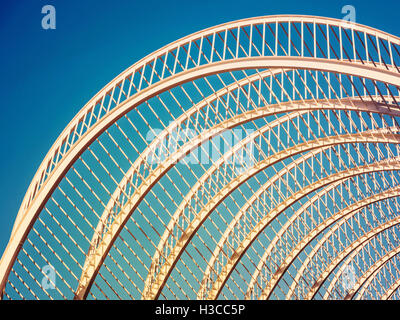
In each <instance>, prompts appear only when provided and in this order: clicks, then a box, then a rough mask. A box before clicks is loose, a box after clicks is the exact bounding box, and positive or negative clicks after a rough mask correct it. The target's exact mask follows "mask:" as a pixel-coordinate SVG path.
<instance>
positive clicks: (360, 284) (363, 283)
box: [344, 246, 400, 300]
mask: <svg viewBox="0 0 400 320" xmlns="http://www.w3.org/2000/svg"><path fill="white" fill-rule="evenodd" d="M399 253H400V246H398V247H397V248H394V249H393V250H391V251H389V252H388V253H386V254H385V255H384V256H383V257H381V258H380V259H379V260H378V261H376V262H375V263H374V264H373V265H372V266H371V267H370V268H369V269H368V270H367V271H365V272H364V273H363V275H362V276H361V277H360V278H359V279H358V281H357V283H356V284H355V285H354V287H353V288H352V289H351V290H350V291H349V293H348V294H347V295H346V296H345V298H344V300H351V299H353V297H354V296H355V295H356V294H357V293H358V291H359V290H360V289H361V288H366V287H367V286H368V284H369V283H370V282H371V281H372V280H373V278H374V276H375V275H376V273H378V272H379V270H380V269H381V268H382V267H383V266H384V265H385V263H387V262H388V261H390V260H391V259H392V258H394V257H395V256H396V255H398V254H399ZM361 296H362V291H360V294H359V297H358V299H357V300H359V299H360V297H361Z"/></svg>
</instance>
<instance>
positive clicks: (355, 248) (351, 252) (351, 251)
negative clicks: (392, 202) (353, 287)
mask: <svg viewBox="0 0 400 320" xmlns="http://www.w3.org/2000/svg"><path fill="white" fill-rule="evenodd" d="M398 224H400V216H397V217H395V218H393V219H392V220H389V221H387V222H385V223H384V224H381V225H380V226H378V227H376V228H374V229H372V230H370V231H369V232H367V233H366V234H364V235H363V236H361V237H359V238H358V239H357V240H355V241H354V242H353V243H352V244H351V245H349V246H348V247H346V248H345V249H344V250H343V251H342V252H340V254H339V255H338V256H336V258H335V259H334V260H333V261H332V262H331V263H330V264H329V266H328V267H326V268H325V270H324V272H322V274H321V275H320V276H319V277H318V279H317V281H315V283H314V285H313V286H312V287H311V289H310V291H309V292H308V294H307V299H308V300H311V299H313V298H314V297H315V295H316V294H317V292H318V290H319V289H320V288H321V286H322V285H323V284H324V283H325V281H326V279H327V278H328V277H329V275H330V274H331V273H332V272H333V271H334V270H335V269H336V267H337V266H338V264H340V263H341V262H342V261H343V260H344V259H345V258H346V257H347V256H350V257H351V258H353V257H354V256H355V255H356V254H357V253H358V252H359V251H360V250H361V249H362V248H363V245H364V244H366V243H367V242H368V241H369V240H370V239H371V238H373V237H374V236H376V235H377V234H379V233H381V232H383V231H385V230H386V229H389V228H391V227H394V226H396V225H398Z"/></svg>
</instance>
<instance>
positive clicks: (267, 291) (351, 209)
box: [260, 186, 400, 300]
mask: <svg viewBox="0 0 400 320" xmlns="http://www.w3.org/2000/svg"><path fill="white" fill-rule="evenodd" d="M399 191H400V187H399V186H398V187H394V188H393V189H389V190H386V191H384V192H382V193H380V194H377V195H373V196H371V197H369V198H365V199H363V200H360V201H358V202H356V203H354V204H352V205H350V206H348V207H347V208H346V209H344V210H341V211H340V212H338V213H336V214H334V215H333V216H332V217H330V218H328V219H326V220H325V221H324V222H323V223H321V224H320V225H318V226H317V227H315V228H314V229H313V230H312V231H310V232H309V233H308V234H307V237H305V238H303V239H302V240H301V242H299V243H298V244H297V245H296V247H295V248H294V249H293V250H292V252H291V253H290V254H289V255H288V256H287V257H286V259H285V261H284V262H283V263H282V264H281V265H280V266H279V267H278V270H277V271H276V272H275V274H274V275H273V276H272V279H271V280H270V281H269V282H268V285H267V286H266V287H265V288H264V290H263V292H262V295H261V297H260V299H263V300H264V299H268V298H269V297H270V295H271V293H272V291H273V290H274V289H275V287H276V285H277V284H278V282H279V281H280V279H281V278H282V277H283V275H284V273H285V272H286V270H287V269H288V268H289V267H290V265H291V264H292V263H293V261H294V260H295V259H296V258H297V256H298V255H299V254H300V253H301V252H302V251H303V250H304V248H306V247H307V246H308V245H309V244H310V243H311V242H312V240H314V239H315V238H316V237H317V236H318V235H320V234H321V233H322V232H323V231H325V230H326V229H328V228H329V227H330V226H331V225H333V224H334V223H336V222H337V221H339V220H341V219H342V218H343V217H348V216H352V215H354V214H355V213H356V212H357V211H359V210H360V209H362V208H363V207H366V206H368V205H370V204H372V203H374V202H378V201H381V200H384V199H388V198H393V197H396V196H398V195H399ZM331 234H332V232H328V233H327V234H326V235H325V236H324V239H328V238H329V237H330V235H331ZM321 243H322V241H321ZM317 246H318V245H317ZM317 246H316V247H317ZM299 274H300V273H299Z"/></svg>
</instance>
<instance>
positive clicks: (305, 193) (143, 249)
mask: <svg viewBox="0 0 400 320" xmlns="http://www.w3.org/2000/svg"><path fill="white" fill-rule="evenodd" d="M399 65H400V38H398V37H396V36H392V35H390V34H387V33H385V32H382V31H379V30H376V29H373V28H370V27H367V26H363V25H359V24H351V25H349V24H348V22H345V21H341V20H335V19H330V18H322V17H312V16H285V15H281V16H269V17H258V18H250V19H244V20H240V21H236V22H230V23H226V24H223V25H219V26H216V27H212V28H209V29H206V30H203V31H200V32H197V33H195V34H192V35H190V36H187V37H185V38H182V39H180V40H178V41H175V42H173V43H171V44H169V45H167V46H165V47H163V48H161V49H160V50H157V51H156V52H154V53H152V54H150V55H149V56H147V57H145V58H144V59H142V60H141V61H139V62H137V63H135V64H134V65H132V66H131V67H130V68H128V69H127V70H125V71H124V72H122V73H121V74H120V75H119V76H117V77H116V78H115V79H114V80H112V81H111V82H110V83H109V84H108V85H107V86H105V87H104V88H103V89H102V90H100V91H99V93H98V94H96V95H95V96H94V97H93V98H92V99H91V100H90V101H89V102H88V103H87V104H86V105H85V106H84V107H83V108H82V109H81V111H79V112H78V114H77V115H76V116H75V118H74V119H73V120H72V121H71V122H70V123H69V125H68V126H67V127H66V128H65V130H64V131H63V132H62V133H61V135H60V136H59V138H58V139H57V140H56V142H55V143H54V145H53V146H52V147H51V149H50V151H49V153H48V154H47V155H46V157H45V159H44V160H43V162H42V164H41V165H40V167H39V169H38V171H37V172H36V174H35V176H34V178H33V180H32V182H31V184H30V186H29V188H28V190H27V193H26V195H25V198H24V200H23V202H22V204H21V207H20V210H19V212H18V215H17V217H16V220H15V224H14V227H13V230H12V233H11V236H10V241H9V244H8V246H7V248H6V250H5V252H4V254H3V256H2V259H1V262H0V292H1V297H2V298H3V299H21V298H23V299H24V298H27V299H59V298H63V299H108V298H111V299H158V298H164V299H170V298H178V299H196V298H197V299H216V298H230V299H232V298H234V299H243V298H247V299H250V298H262V299H264V298H270V299H282V298H288V299H307V298H318V297H319V296H318V295H320V296H321V297H322V298H330V297H332V298H343V299H349V298H353V297H357V298H363V297H364V296H365V297H369V298H376V299H380V298H389V297H396V295H395V292H396V290H397V289H398V287H399V278H400V271H399V267H400V266H399V261H398V255H397V253H398V243H397V242H398V239H399V236H400V235H399V229H398V219H399V215H398V214H399V210H398V209H399V197H398V190H399V187H400V184H399V182H400V174H399V169H400V162H399V159H400V158H399V157H400V154H399V153H400V147H399V140H400V138H399V137H400V136H399V134H400V125H399V119H400V110H399V102H400V94H399V90H400V89H399V87H400V69H399V67H398V66H399ZM360 253H362V256H361V258H360V256H359V254H360ZM360 259H361V260H360ZM344 260H345V261H346V265H347V264H348V265H352V266H353V265H354V266H355V268H354V270H355V271H354V272H355V273H356V274H354V275H353V276H354V277H356V278H357V281H356V282H355V287H352V288H347V287H344V286H343V283H342V282H341V281H340V280H339V279H340V278H341V277H342V276H343V272H344V266H343V265H340V264H341V263H342V262H343V261H344ZM360 261H361V262H360ZM351 270H353V269H351ZM381 270H384V271H385V272H384V275H382V274H383V273H382V272H381ZM382 277H385V280H383V278H382Z"/></svg>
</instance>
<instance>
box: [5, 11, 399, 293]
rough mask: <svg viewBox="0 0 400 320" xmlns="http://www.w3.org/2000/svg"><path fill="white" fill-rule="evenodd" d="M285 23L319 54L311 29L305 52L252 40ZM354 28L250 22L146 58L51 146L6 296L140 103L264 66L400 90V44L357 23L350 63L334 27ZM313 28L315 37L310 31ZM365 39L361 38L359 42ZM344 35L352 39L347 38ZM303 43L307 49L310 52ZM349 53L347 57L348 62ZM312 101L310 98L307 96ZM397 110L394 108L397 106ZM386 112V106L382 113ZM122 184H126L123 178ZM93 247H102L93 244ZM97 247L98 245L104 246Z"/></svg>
mask: <svg viewBox="0 0 400 320" xmlns="http://www.w3.org/2000/svg"><path fill="white" fill-rule="evenodd" d="M282 23H287V24H288V26H289V28H290V27H291V26H292V27H293V28H296V23H301V25H302V26H303V24H304V25H306V26H307V28H308V25H307V24H311V25H313V27H314V29H313V30H314V36H313V38H314V52H313V53H312V52H311V51H310V50H309V48H308V47H307V43H306V34H305V32H306V31H304V30H303V28H302V29H301V32H298V40H300V42H301V43H302V48H301V52H300V48H297V47H296V46H295V45H294V44H293V42H292V43H290V42H291V41H290V33H289V41H288V45H287V46H282V44H281V42H280V41H279V39H278V34H277V33H276V34H275V33H274V32H273V31H272V30H271V31H272V33H273V35H274V40H273V41H274V43H275V51H274V50H272V49H271V47H270V45H269V43H268V42H267V39H266V36H265V33H264V32H263V34H262V35H261V34H260V36H261V40H262V46H260V45H257V43H256V40H254V39H255V38H252V34H253V32H254V34H255V33H256V32H257V31H260V30H259V29H257V26H258V27H262V28H264V29H265V27H266V26H268V27H269V28H270V26H271V25H272V26H274V25H275V26H276V28H277V29H276V31H278V26H281V27H282V25H281V24H282ZM321 26H322V27H323V28H326V31H327V34H328V39H327V43H326V44H327V47H328V50H327V51H324V50H323V49H321V48H320V46H319V45H318V47H319V49H320V52H321V53H320V54H319V53H318V52H317V51H316V46H315V43H316V41H317V40H316V39H317V35H316V33H315V30H316V28H317V27H318V28H320V29H321ZM347 27H348V24H347V23H346V22H343V21H341V20H334V19H328V18H319V17H305V16H274V17H261V18H252V19H245V20H241V21H237V22H232V23H227V24H223V25H220V26H217V27H213V28H209V29H206V30H204V31H201V32H198V33H195V34H193V35H191V36H188V37H185V38H182V39H181V40H178V41H176V42H174V43H172V44H170V45H167V46H165V47H164V48H162V49H160V50H158V51H156V52H154V53H153V54H151V55H149V56H147V57H146V58H144V59H142V60H141V61H139V62H138V63H136V64H134V65H133V66H132V67H130V68H128V69H127V70H126V71H124V72H123V73H121V74H120V75H119V76H118V77H117V78H115V79H114V80H113V81H112V82H110V83H109V84H108V85H107V86H106V87H105V88H103V89H102V90H101V91H100V92H99V93H98V94H96V95H95V96H94V97H93V98H92V99H91V100H90V101H89V102H88V104H87V105H86V106H85V107H84V108H83V109H82V110H81V111H80V112H79V113H78V114H77V115H76V117H75V118H74V119H73V120H72V121H71V123H70V124H69V125H68V126H67V127H66V129H65V130H64V131H63V133H62V134H61V135H60V136H59V138H58V139H57V141H56V142H55V144H54V145H53V146H52V148H51V149H50V151H49V153H48V154H47V155H46V157H45V159H44V161H43V162H42V164H41V165H40V167H39V169H38V171H37V173H36V174H35V177H34V178H33V180H32V182H31V185H30V186H29V188H28V191H27V193H26V195H25V198H24V200H23V202H22V205H21V208H20V210H19V212H18V216H17V218H16V221H15V224H14V228H13V231H12V234H11V238H10V242H9V244H8V245H7V248H6V250H5V252H4V254H3V257H2V259H1V261H0V292H1V294H3V292H4V289H5V286H6V283H7V281H8V277H9V273H10V271H11V269H12V267H13V265H14V263H15V262H16V261H17V260H18V259H17V257H18V254H19V252H20V251H21V248H22V246H23V244H24V242H25V240H26V239H27V237H28V235H29V232H31V230H32V227H33V225H34V223H36V221H37V219H38V218H40V217H39V216H40V213H41V212H42V210H43V209H44V208H45V205H46V204H47V202H48V200H49V199H50V198H51V196H52V194H53V192H54V191H55V190H56V188H57V186H58V185H59V184H60V182H61V181H63V179H64V178H65V176H66V174H67V173H68V172H69V170H70V168H71V167H72V166H73V165H74V163H75V161H76V160H77V159H78V158H79V157H80V156H81V155H82V153H83V152H84V151H85V150H87V149H88V148H89V147H90V146H91V145H92V143H93V142H95V141H97V139H98V138H99V137H100V136H101V135H102V134H103V133H104V132H106V130H107V128H109V127H110V126H111V125H112V124H115V123H116V122H117V120H119V119H120V118H121V117H123V116H124V115H126V114H127V113H128V112H129V111H132V110H134V109H135V108H136V107H138V106H139V105H141V104H144V103H147V101H149V99H151V98H152V97H158V95H160V94H162V93H164V92H168V91H169V90H171V89H173V88H176V87H177V86H180V85H181V84H185V83H188V82H190V81H194V80H196V79H203V78H206V77H207V76H211V75H219V74H221V73H224V72H232V71H236V70H242V71H243V70H247V69H258V68H284V69H294V70H303V69H304V70H305V69H310V70H318V71H327V72H333V73H338V74H340V75H342V74H344V75H349V76H350V77H353V76H356V77H361V78H364V79H371V80H373V81H378V82H380V83H384V84H385V85H386V86H387V85H388V84H389V85H393V86H395V87H397V88H399V87H400V78H399V76H398V73H399V69H398V68H397V65H396V64H395V61H394V54H393V51H394V50H397V48H396V46H399V45H400V39H399V38H397V37H394V36H391V35H389V34H386V33H384V32H381V31H378V30H375V29H373V28H369V27H365V26H361V25H358V24H354V25H353V26H352V27H353V29H352V31H351V32H353V34H352V35H353V41H352V42H351V47H352V49H353V52H354V55H353V56H352V57H349V56H348V55H347V52H346V50H345V48H344V46H343V45H342V43H341V42H340V44H336V43H330V42H329V32H332V33H335V29H334V28H338V32H340V36H341V35H342V32H345V31H343V30H345V28H347ZM282 28H283V27H282ZM246 30H250V36H249V35H248V34H247V31H246ZM296 30H297V29H296ZM308 30H309V31H310V29H308ZM321 30H322V29H321ZM234 32H237V38H236V37H235V35H234V37H235V39H236V42H235V47H233V46H232V45H231V44H230V43H229V41H227V36H228V34H230V33H234ZM240 32H242V34H245V35H247V37H248V38H249V46H248V48H244V46H243V44H242V43H241V42H240V41H239V33H240ZM354 32H356V33H357V32H358V33H359V34H361V36H364V37H365V39H366V37H367V36H368V37H369V38H370V39H371V37H372V38H373V39H374V40H376V45H377V47H378V54H377V55H373V56H372V57H371V56H369V54H368V47H367V46H364V49H363V50H364V52H361V55H359V54H358V52H357V57H356V53H355V52H356V51H357V48H356V43H355V42H354ZM310 33H311V34H312V31H310ZM358 33H357V34H356V35H357V36H358V37H359V34H358ZM345 34H346V35H347V33H345ZM221 35H224V36H225V39H223V37H221ZM335 35H336V33H335ZM347 36H348V35H347ZM217 37H219V38H221V40H222V43H223V44H222V46H217V45H214V40H215V39H216V38H217ZM254 37H255V36H254ZM293 37H294V36H293ZM349 40H350V39H349ZM350 41H351V40H350ZM371 41H372V40H371ZM303 42H304V44H305V46H306V48H303ZM207 43H208V47H207ZM385 43H386V44H387V46H386V45H385ZM366 44H367V43H366ZM338 45H340V47H339V48H337V46H338ZM195 47H197V50H194V49H193V50H192V51H191V48H195ZM381 47H382V49H383V47H384V48H385V49H386V50H388V51H387V55H383V54H381V52H380V51H379V48H381ZM278 48H279V50H278ZM329 48H333V49H332V51H333V53H334V54H335V55H337V54H338V55H339V56H340V58H337V57H336V58H335V57H333V56H332V57H331V56H330V53H331V50H330V49H329ZM208 49H210V50H208ZM303 49H304V50H303ZM305 49H308V51H309V53H306V52H305ZM335 49H336V50H335ZM183 51H185V52H186V55H183V57H182V54H180V52H181V53H182V52H183ZM233 51H236V54H234V53H233ZM326 53H327V55H326ZM345 55H346V56H347V57H345ZM171 56H172V57H173V62H172V65H170V64H169V61H170V59H169V57H171ZM364 56H365V57H366V58H365V59H363V58H362V57H364ZM172 66H173V67H172ZM256 72H257V75H256V76H259V75H260V73H259V71H258V70H256ZM137 78H139V79H138V86H135V84H134V82H135V79H137ZM351 79H352V78H351ZM350 81H351V80H350ZM244 82H245V81H244ZM126 84H128V88H127V89H125V88H126V87H125V85H126ZM228 87H229V86H228ZM125 90H126V92H125ZM225 90H226V88H225ZM317 90H318V89H317ZM378 90H379V88H378ZM388 90H389V89H388ZM221 92H222V91H221ZM305 95H306V96H307V94H305ZM317 95H318V91H317ZM380 96H381V97H382V99H383V100H385V98H383V96H382V94H380ZM391 98H392V99H393V100H394V101H395V100H396V99H395V98H394V97H393V96H392V97H391ZM325 101H326V100H325ZM343 101H345V98H343V97H342V96H341V99H340V102H343ZM315 102H316V101H315ZM364 103H365V101H362V104H364ZM370 104H371V105H373V104H376V102H374V101H371V102H370ZM396 105H397V102H396ZM396 105H394V106H395V107H397V106H396ZM381 106H384V107H382V108H381ZM381 106H378V107H377V110H375V111H376V112H378V113H386V114H389V115H391V116H398V114H397V111H394V110H392V109H391V108H390V107H389V105H388V103H387V102H386V101H384V103H383V104H382V105H381ZM368 111H371V110H368ZM183 118H184V116H183ZM236 120H238V121H239V122H238V123H240V116H239V115H238V116H237V117H236ZM382 142H384V143H386V142H387V141H383V140H382ZM189 149H190V148H189ZM189 149H188V150H189ZM180 156H182V155H180V154H178V158H179V157H180ZM139 158H140V156H139ZM139 158H138V159H139ZM135 163H136V162H135ZM159 169H160V170H157V169H156V170H154V171H153V172H152V174H151V175H149V177H148V178H149V180H152V182H150V185H148V186H146V185H143V190H142V189H141V190H140V191H139V192H137V193H136V195H137V197H136V198H137V199H135V198H134V196H133V204H128V205H127V206H126V207H125V209H126V208H128V211H133V208H134V207H135V206H137V205H138V204H139V203H140V201H141V200H140V199H141V198H143V197H144V196H145V193H146V192H147V191H146V190H150V188H151V186H152V183H153V185H154V184H155V183H156V182H157V181H158V180H159V179H160V178H161V175H162V172H163V170H164V169H162V168H159ZM125 178H126V180H129V178H127V176H126V175H125V176H124V178H123V179H125ZM147 182H148V181H146V183H147ZM121 183H122V185H124V180H122V182H121ZM117 189H118V188H117ZM116 194H117V190H116V191H115V192H114V195H116ZM115 199H117V198H115V197H114V196H112V195H110V202H109V205H110V206H112V203H113V202H115ZM129 206H131V207H129ZM107 208H109V207H107ZM107 208H105V209H106V210H105V211H107ZM121 212H122V214H121V216H118V217H117V219H116V220H114V222H115V223H114V222H113V224H112V225H111V228H110V229H109V230H108V231H107V232H105V233H103V226H104V224H105V219H102V218H100V220H99V221H98V224H97V225H98V227H97V228H96V230H94V236H93V238H92V247H96V250H91V251H90V252H89V255H88V257H87V259H86V262H85V264H84V267H83V270H82V277H81V281H80V285H79V287H78V289H77V297H84V296H86V294H87V291H86V290H87V289H88V288H89V287H90V284H91V282H92V281H93V280H94V278H93V276H94V275H95V274H96V272H97V271H98V268H100V266H101V265H102V264H103V261H104V259H105V257H106V255H107V253H108V252H109V249H110V248H111V245H112V244H113V242H114V240H115V238H116V237H117V236H118V235H119V232H120V230H121V228H122V227H123V225H124V221H125V219H126V218H128V216H129V214H128V215H125V213H124V212H123V210H122V211H121ZM124 215H125V216H124ZM103 217H106V214H104V215H103ZM39 220H40V219H39ZM118 220H119V221H118ZM40 221H41V220H40ZM98 235H99V236H98ZM94 243H95V244H96V245H94V246H93V244H94ZM99 243H100V244H99ZM98 244H99V246H98V247H97V245H98ZM104 244H106V245H104ZM93 261H94V263H93ZM93 268H94V269H93ZM96 269H97V271H96ZM82 282H83V283H84V284H83V286H82V285H81V283H82ZM88 284H89V285H88Z"/></svg>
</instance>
